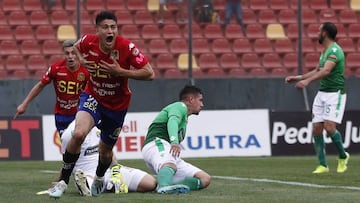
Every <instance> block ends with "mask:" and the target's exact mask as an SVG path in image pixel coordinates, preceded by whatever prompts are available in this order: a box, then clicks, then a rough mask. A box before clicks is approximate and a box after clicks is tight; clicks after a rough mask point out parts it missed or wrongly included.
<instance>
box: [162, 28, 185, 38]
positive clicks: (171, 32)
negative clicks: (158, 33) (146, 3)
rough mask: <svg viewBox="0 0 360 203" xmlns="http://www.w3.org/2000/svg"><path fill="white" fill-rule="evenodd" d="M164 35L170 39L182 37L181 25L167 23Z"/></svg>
mask: <svg viewBox="0 0 360 203" xmlns="http://www.w3.org/2000/svg"><path fill="white" fill-rule="evenodd" d="M162 37H163V38H164V39H168V40H171V39H180V38H182V35H181V30H180V27H179V26H178V25H177V24H165V25H164V27H163V30H162Z"/></svg>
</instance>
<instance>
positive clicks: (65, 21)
mask: <svg viewBox="0 0 360 203" xmlns="http://www.w3.org/2000/svg"><path fill="white" fill-rule="evenodd" d="M50 23H51V24H52V25H55V26H56V25H69V24H71V21H70V17H69V15H68V13H67V12H66V11H64V10H56V11H53V12H52V13H51V15H50Z"/></svg>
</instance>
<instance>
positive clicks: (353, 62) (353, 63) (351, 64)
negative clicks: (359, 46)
mask: <svg viewBox="0 0 360 203" xmlns="http://www.w3.org/2000/svg"><path fill="white" fill-rule="evenodd" d="M359 59H360V53H349V54H347V55H346V62H345V63H346V67H347V68H349V69H351V70H360V67H359Z"/></svg>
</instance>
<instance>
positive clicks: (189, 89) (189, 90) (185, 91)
mask: <svg viewBox="0 0 360 203" xmlns="http://www.w3.org/2000/svg"><path fill="white" fill-rule="evenodd" d="M189 94H202V91H201V89H200V88H198V87H196V86H194V85H186V86H185V87H184V88H182V90H181V91H180V94H179V98H180V100H183V99H185V98H186V97H187V96H188V95H189Z"/></svg>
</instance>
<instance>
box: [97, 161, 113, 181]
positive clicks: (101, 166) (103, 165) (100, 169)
mask: <svg viewBox="0 0 360 203" xmlns="http://www.w3.org/2000/svg"><path fill="white" fill-rule="evenodd" d="M104 161H106V162H104ZM111 163H112V160H109V161H108V160H103V161H101V160H100V159H99V161H98V166H97V168H96V175H97V177H103V176H104V174H105V172H106V170H107V169H108V168H109V166H110V165H111Z"/></svg>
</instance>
